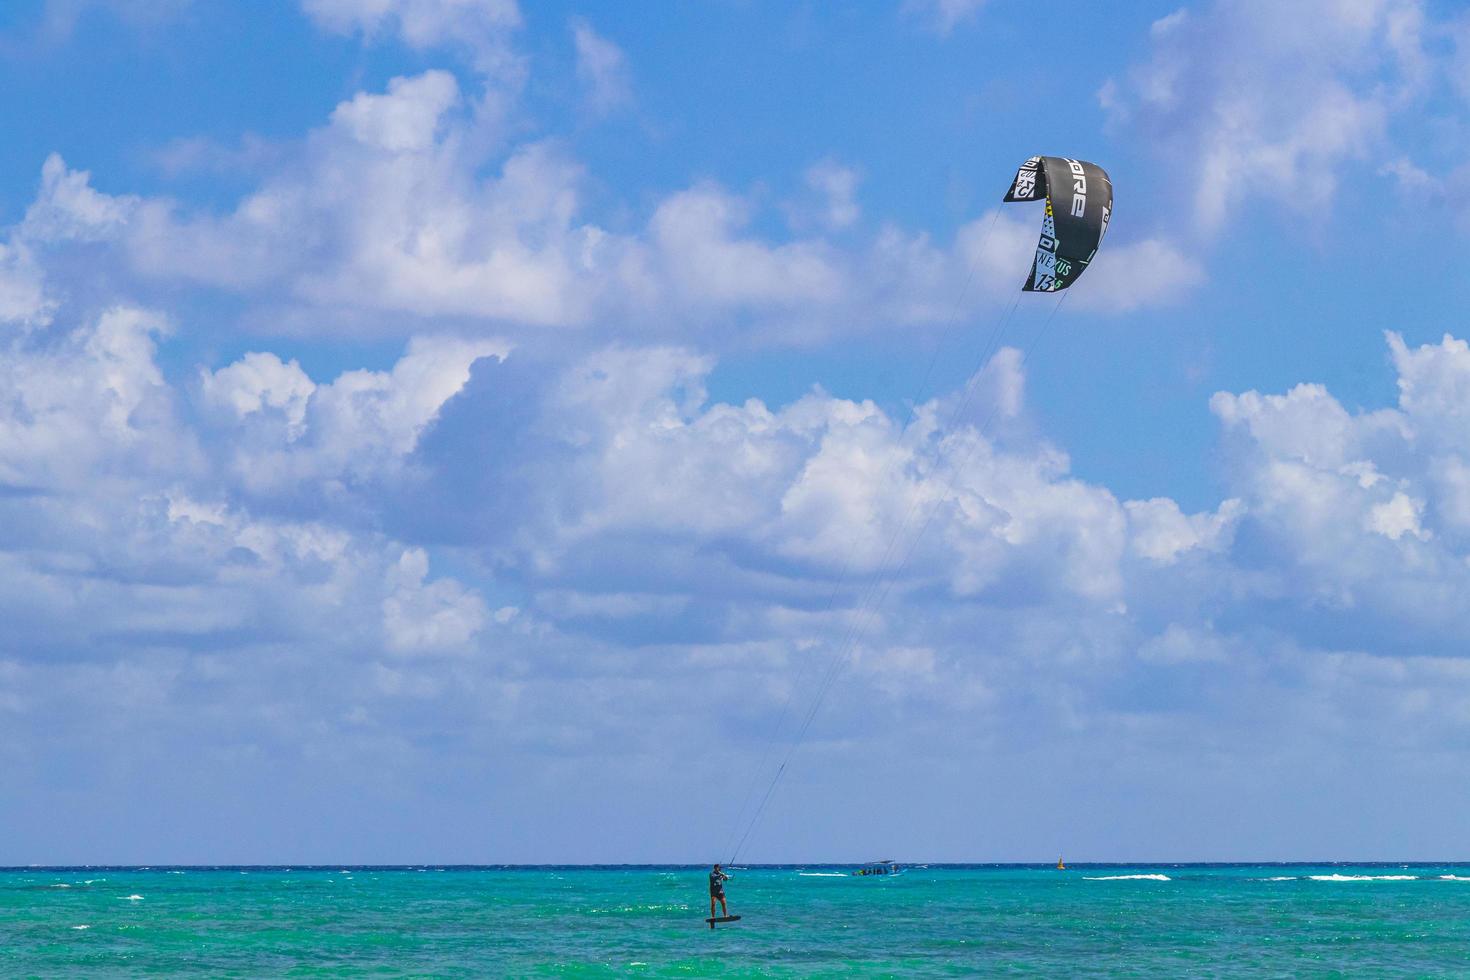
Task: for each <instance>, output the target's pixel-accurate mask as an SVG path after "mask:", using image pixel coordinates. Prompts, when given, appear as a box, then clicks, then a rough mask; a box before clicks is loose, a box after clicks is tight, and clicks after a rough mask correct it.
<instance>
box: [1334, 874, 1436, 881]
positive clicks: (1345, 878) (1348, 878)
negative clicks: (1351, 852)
mask: <svg viewBox="0 0 1470 980" xmlns="http://www.w3.org/2000/svg"><path fill="white" fill-rule="evenodd" d="M1307 877H1308V878H1310V879H1311V880H1313V881H1418V880H1419V876H1418V875H1307Z"/></svg>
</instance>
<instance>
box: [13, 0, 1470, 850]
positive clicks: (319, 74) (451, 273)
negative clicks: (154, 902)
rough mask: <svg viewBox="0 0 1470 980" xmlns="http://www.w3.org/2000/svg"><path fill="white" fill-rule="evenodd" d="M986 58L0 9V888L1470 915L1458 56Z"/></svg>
mask: <svg viewBox="0 0 1470 980" xmlns="http://www.w3.org/2000/svg"><path fill="white" fill-rule="evenodd" d="M1033 14H1034V11H1033V10H1032V9H1031V8H1030V7H1027V6H1025V5H1022V4H1018V3H1015V2H1013V0H895V2H894V3H891V4H885V3H873V4H862V5H841V6H840V5H834V4H762V3H744V2H740V3H737V2H728V3H708V4H698V5H673V4H669V5H643V4H639V5H629V4H596V3H565V4H563V3H550V2H548V3H543V4H536V5H534V6H532V5H526V6H525V7H524V8H521V7H517V6H516V5H515V4H514V3H513V2H511V0H300V2H299V3H297V2H282V3H279V4H269V5H219V4H203V3H197V2H190V0H168V2H152V3H150V2H142V0H49V2H43V0H37V2H24V3H19V4H8V5H6V7H5V8H4V11H3V12H0V131H3V132H5V133H6V152H5V153H4V154H0V335H3V347H0V615H3V617H4V621H5V622H6V624H7V628H6V630H5V633H4V635H3V637H0V766H3V768H4V770H5V772H6V773H7V777H6V783H7V792H6V793H4V794H0V825H3V826H4V827H5V828H6V834H5V835H3V839H0V863H10V864H25V863H33V862H44V863H66V862H144V863H161V862H165V861H178V862H229V861H242V862H245V861H306V860H321V861H364V862H371V861H384V862H390V861H431V860H432V861H658V860H691V861H703V860H714V859H717V858H721V857H728V854H725V853H724V851H725V850H726V849H727V848H728V844H729V841H730V840H731V838H732V837H733V836H735V835H737V834H738V833H739V832H741V831H743V829H744V827H743V825H742V823H741V820H740V819H739V815H738V813H737V811H738V809H739V806H740V802H741V800H742V798H744V797H745V795H746V793H747V790H748V788H749V787H750V786H752V785H755V786H757V787H762V786H763V785H764V781H765V780H767V779H769V777H770V775H771V772H772V770H773V768H774V766H773V763H772V762H771V751H770V749H771V745H772V743H773V742H774V743H775V745H776V746H777V749H776V754H778V755H779V753H780V751H784V750H783V749H782V748H780V747H781V746H782V745H784V742H783V739H784V738H785V737H786V734H787V733H788V732H789V725H788V726H786V727H783V726H782V725H781V724H780V721H781V719H782V718H783V717H784V716H785V712H786V711H787V706H788V705H790V706H791V709H790V710H791V711H793V712H796V713H797V714H798V715H799V714H800V713H801V712H804V711H805V710H806V708H807V707H808V706H810V705H811V704H812V703H813V701H814V699H815V698H816V691H817V688H818V684H819V681H818V678H820V677H821V676H822V671H823V670H825V669H826V667H827V666H828V665H829V664H832V663H834V662H838V663H842V664H844V665H845V666H844V669H843V671H842V673H841V676H840V678H839V680H838V681H837V683H836V684H834V685H833V686H832V688H831V690H830V692H829V693H828V694H827V696H826V697H825V698H824V699H823V700H822V702H821V705H820V711H819V712H818V713H817V715H816V716H815V720H814V722H813V724H812V727H811V729H810V732H809V734H808V735H807V737H806V739H805V741H804V742H803V744H802V745H801V747H800V750H799V751H798V752H797V754H796V756H795V757H794V761H793V763H792V765H791V767H790V769H789V770H788V772H787V775H786V777H785V779H784V780H783V783H782V785H781V787H780V789H779V791H778V793H777V794H776V795H775V797H774V798H773V802H772V803H771V805H770V808H769V810H768V811H767V813H766V815H765V816H764V818H763V819H762V821H761V823H760V825H759V826H758V827H757V828H756V830H755V832H754V833H753V834H752V836H751V840H750V843H749V845H748V847H747V850H746V852H745V854H744V856H745V857H747V858H749V859H751V860H861V859H865V858H868V857H871V856H872V855H873V854H877V853H879V852H882V853H885V854H889V853H892V854H895V855H897V856H899V857H905V856H907V857H913V858H919V859H934V860H977V861H979V860H1045V859H1049V858H1052V857H1054V856H1055V854H1056V853H1057V852H1059V851H1060V852H1065V853H1066V854H1067V856H1068V857H1069V858H1075V859H1077V860H1086V859H1096V860H1127V859H1201V860H1203V859H1323V858H1344V859H1346V858H1359V859H1363V858H1393V857H1422V858H1431V857H1433V858H1465V857H1470V852H1467V851H1466V849H1465V845H1464V843H1463V840H1462V834H1461V831H1460V828H1459V826H1458V820H1457V814H1458V813H1459V812H1460V810H1461V809H1462V808H1463V800H1462V797H1463V791H1462V790H1461V788H1460V787H1462V786H1464V785H1465V784H1466V779H1465V777H1466V776H1467V775H1470V773H1467V756H1466V749H1467V747H1470V745H1467V738H1466V734H1465V733H1466V731H1467V727H1466V726H1467V724H1470V666H1467V662H1466V661H1465V659H1464V656H1463V649H1462V647H1463V641H1462V637H1463V636H1464V635H1465V632H1466V629H1465V627H1466V626H1467V625H1470V623H1467V621H1466V613H1465V610H1466V609H1467V608H1470V603H1467V601H1466V600H1467V599H1470V442H1467V440H1466V437H1465V435H1464V432H1465V431H1466V430H1465V426H1464V420H1465V418H1466V417H1467V416H1470V346H1467V345H1466V343H1465V342H1464V341H1463V340H1461V339H1459V338H1461V337H1463V336H1465V335H1466V332H1467V331H1466V327H1465V325H1464V324H1463V323H1462V317H1461V314H1460V310H1461V309H1463V308H1464V305H1465V301H1466V299H1467V298H1470V297H1467V286H1466V284H1465V281H1464V276H1463V274H1462V272H1461V270H1460V268H1459V266H1460V260H1459V256H1460V255H1461V254H1462V252H1463V249H1464V247H1465V236H1466V233H1467V231H1470V170H1467V168H1466V167H1465V165H1464V164H1463V163H1461V160H1462V159H1463V157H1464V150H1465V147H1466V145H1467V143H1470V104H1467V100H1470V57H1467V52H1470V19H1467V18H1466V17H1465V16H1464V15H1463V13H1462V12H1461V11H1459V10H1458V9H1457V8H1456V7H1455V6H1454V5H1451V4H1438V3H1432V2H1415V0H1305V2H1304V3H1303V4H1300V5H1294V6H1293V9H1292V10H1291V11H1289V12H1283V11H1282V10H1279V9H1278V5H1275V4H1269V3H1265V2H1261V3H1256V2H1240V3H1211V2H1195V3H1188V4H1184V5H1182V6H1181V5H1179V4H1177V3H1160V4H1149V3H1136V4H1128V5H1100V4H1080V3H1079V4H1063V5H1062V7H1061V8H1060V9H1059V10H1058V11H1057V13H1056V15H1055V16H1054V17H1051V18H1049V19H1048V22H1047V27H1046V29H1045V30H1039V29H1038V25H1037V23H1036V21H1035V18H1034V16H1033ZM1033 153H1050V154H1065V155H1072V156H1076V157H1081V158H1085V159H1090V160H1093V161H1095V162H1097V163H1099V164H1101V165H1102V166H1104V167H1106V168H1107V169H1108V170H1109V172H1110V173H1111V175H1112V178H1113V182H1114V185H1115V193H1116V207H1115V212H1114V218H1113V221H1112V224H1111V227H1110V231H1109V236H1108V239H1107V241H1106V242H1105V244H1104V247H1103V249H1102V250H1101V252H1100V253H1099V257H1098V259H1097V261H1096V262H1095V263H1094V265H1093V266H1092V267H1091V268H1090V269H1089V270H1088V273H1087V275H1086V276H1085V277H1084V278H1083V280H1082V281H1081V283H1080V284H1079V285H1078V286H1077V287H1075V288H1074V289H1073V290H1072V291H1071V293H1070V294H1069V295H1068V297H1067V300H1066V302H1065V303H1064V304H1063V305H1061V306H1060V307H1057V306H1056V300H1055V299H1054V298H1051V297H1039V296H1026V297H1023V298H1022V301H1021V302H1020V304H1019V305H1018V306H1017V307H1016V312H1015V314H1014V316H1012V317H1009V318H1008V317H1006V315H1005V313H1006V310H1007V309H1008V308H1009V307H1010V305H1011V303H1012V301H1013V300H1014V299H1015V294H1016V289H1017V287H1018V286H1019V284H1020V282H1021V280H1022V279H1023V278H1024V274H1025V269H1026V265H1027V263H1028V262H1029V257H1030V254H1031V250H1032V248H1033V247H1034V242H1035V237H1036V231H1037V226H1038V224H1039V220H1040V216H1039V214H1037V212H1036V209H1035V208H1034V207H1024V206H1014V207H1006V208H1003V209H1002V208H1000V205H999V199H1000V197H1001V195H1002V194H1003V193H1004V190H1005V188H1006V186H1007V185H1008V184H1009V181H1010V178H1011V176H1012V174H1013V173H1014V168H1015V167H1016V166H1017V165H1018V164H1019V163H1020V162H1021V161H1022V160H1023V159H1025V158H1026V157H1027V156H1029V155H1031V154H1033ZM1054 310H1055V312H1053V311H1054ZM1001 327H1003V328H1004V333H1001V334H998V333H997V330H998V328H1001ZM992 340H995V341H997V344H996V345H995V346H994V347H993V348H992V347H991V346H990V341H992ZM987 351H991V352H993V356H991V357H988V358H987V357H985V356H983V355H985V354H986V353H987ZM931 365H932V370H931ZM921 524H922V525H925V526H926V530H925V533H924V534H923V535H922V536H919V535H918V534H916V528H917V526H919V525H921ZM890 544H892V545H893V547H894V549H895V550H894V552H893V553H896V554H898V555H901V556H910V557H909V558H908V560H906V561H904V562H903V563H902V565H901V567H900V564H899V563H898V562H897V561H895V560H894V559H893V558H892V553H890V551H889V546H890ZM875 583H876V584H877V591H884V599H883V601H882V602H881V603H879V602H876V601H875V600H874V598H873V596H874V595H875V591H874V585H875ZM884 586H887V588H886V591H885V590H884Z"/></svg>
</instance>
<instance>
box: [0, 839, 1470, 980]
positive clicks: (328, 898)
mask: <svg viewBox="0 0 1470 980" xmlns="http://www.w3.org/2000/svg"><path fill="white" fill-rule="evenodd" d="M846 870H849V869H847V868H830V867H821V866H810V867H779V868H773V867H763V868H752V869H738V870H736V871H735V877H734V880H732V881H731V882H730V883H729V884H728V885H727V892H728V896H729V900H730V904H731V911H732V912H738V913H740V914H742V915H743V916H744V919H743V920H742V921H741V922H739V923H736V924H734V925H732V926H722V927H720V928H718V929H716V930H714V931H711V930H710V929H709V928H708V927H707V926H706V925H705V923H704V921H703V918H704V916H706V915H707V914H708V893H707V887H706V879H705V875H706V872H707V869H706V868H688V867H636V868H559V867H541V868H495V867H490V868H437V867H426V868H419V867H414V868H345V869H344V868H340V867H332V868H301V867H293V868H284V867H282V868H208V869H206V868H65V869H41V868H24V869H8V870H0V975H3V976H7V977H9V976H44V977H51V976H69V975H70V976H88V977H101V976H108V975H147V976H171V975H203V974H209V975H212V976H263V975H300V976H338V975H342V976H346V975H359V974H368V975H375V976H424V975H439V976H483V975H491V976H495V975H510V976H538V975H539V976H562V975H573V976H609V975H624V974H627V975H638V976H812V975H827V976H839V975H852V974H858V975H869V976H884V975H899V976H962V975H972V974H976V973H982V974H1025V975H1035V976H1068V975H1087V976H1119V977H1141V976H1182V975H1209V976H1261V975H1275V976H1314V975H1315V976H1333V975H1337V976H1386V975H1404V976H1467V975H1470V866H1465V865H1431V864H1407V865H1401V864H1372V865H1362V864H1357V865H1344V864H1340V865H1310V866H1309V865H1276V864H1272V865H1173V864H1167V865H1147V866H1128V867H1122V866H1115V865H1107V866H1096V865H1088V866H1074V867H1071V868H1069V869H1068V870H1067V871H1057V870H1055V869H1054V868H1042V867H1021V866H966V867H960V866H934V867H915V868H912V869H910V870H908V871H907V872H906V873H904V874H902V875H900V876H899V877H897V878H892V879H883V878H854V877H851V876H847V875H844V874H842V873H841V872H843V871H846Z"/></svg>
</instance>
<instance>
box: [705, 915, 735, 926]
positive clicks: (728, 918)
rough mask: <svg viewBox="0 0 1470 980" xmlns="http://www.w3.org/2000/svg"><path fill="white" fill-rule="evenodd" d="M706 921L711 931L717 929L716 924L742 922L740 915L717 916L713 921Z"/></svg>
mask: <svg viewBox="0 0 1470 980" xmlns="http://www.w3.org/2000/svg"><path fill="white" fill-rule="evenodd" d="M704 921H706V922H708V923H709V927H710V928H711V929H713V928H714V927H715V923H716V922H739V921H740V916H738V915H717V916H715V917H714V918H713V919H705V920H704Z"/></svg>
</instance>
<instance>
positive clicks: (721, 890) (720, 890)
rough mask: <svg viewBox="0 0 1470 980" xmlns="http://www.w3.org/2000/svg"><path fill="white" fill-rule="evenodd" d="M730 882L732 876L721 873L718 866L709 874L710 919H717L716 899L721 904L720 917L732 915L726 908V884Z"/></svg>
mask: <svg viewBox="0 0 1470 980" xmlns="http://www.w3.org/2000/svg"><path fill="white" fill-rule="evenodd" d="M729 880H730V876H729V875H727V874H725V872H723V871H721V870H720V866H719V865H718V864H717V865H715V869H714V870H713V871H711V872H710V873H709V917H710V918H711V919H713V918H714V917H715V900H716V899H718V900H719V902H720V915H723V916H728V915H729V914H730V912H729V910H728V909H726V908H725V882H727V881H729Z"/></svg>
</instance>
